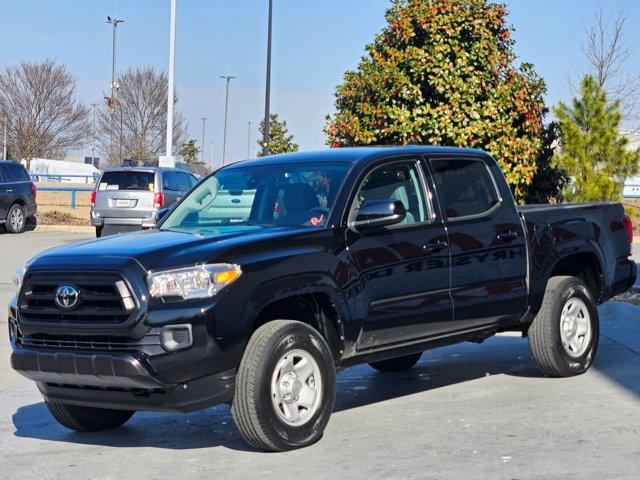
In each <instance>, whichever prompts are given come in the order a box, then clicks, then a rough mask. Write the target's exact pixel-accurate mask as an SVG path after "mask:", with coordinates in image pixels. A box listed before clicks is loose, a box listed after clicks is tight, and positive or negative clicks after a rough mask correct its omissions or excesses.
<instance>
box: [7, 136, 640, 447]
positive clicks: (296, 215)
mask: <svg viewBox="0 0 640 480" xmlns="http://www.w3.org/2000/svg"><path fill="white" fill-rule="evenodd" d="M161 213H163V214H164V215H163V216H162V220H161V221H160V223H159V224H158V226H157V227H156V228H155V229H153V230H149V231H145V232H141V233H135V234H127V235H117V236H113V237H108V238H102V239H98V240H93V241H89V242H86V243H80V244H78V245H72V246H64V247H59V248H54V249H52V250H49V251H47V252H44V253H42V254H41V255H39V256H37V257H35V258H34V259H32V260H31V261H30V262H29V263H28V264H27V265H26V269H25V270H24V271H21V272H18V273H17V276H16V283H18V284H19V291H18V293H17V296H16V297H15V298H14V300H13V301H12V303H11V305H10V307H9V328H10V338H11V343H12V347H13V352H12V355H11V362H12V365H13V368H15V369H16V370H17V371H18V372H20V373H22V374H23V375H24V376H26V377H27V378H30V379H32V380H34V381H35V382H36V383H37V386H38V388H39V390H40V392H41V393H42V395H43V396H44V398H45V400H46V404H47V406H48V408H49V410H50V411H51V413H52V414H53V416H54V417H55V418H56V420H58V421H59V422H60V423H61V424H62V425H64V426H66V427H68V428H71V429H74V430H100V429H105V428H112V427H116V426H119V425H121V424H123V423H124V422H126V421H127V420H128V419H129V418H130V417H131V416H132V415H133V413H134V412H135V411H138V410H163V411H179V412H188V411H193V410H197V409H202V408H206V407H209V406H211V405H214V404H219V403H230V404H231V411H232V414H233V417H234V419H235V421H236V424H237V426H238V429H239V430H240V432H241V434H242V435H243V437H244V438H245V439H246V440H247V441H248V442H249V443H250V444H251V445H253V446H254V447H256V448H259V449H264V450H276V451H282V450H289V449H293V448H297V447H302V446H306V445H309V444H311V443H313V442H315V441H317V440H318V439H319V438H320V437H321V436H322V432H323V430H324V428H325V426H326V425H327V422H328V420H329V416H330V415H331V412H332V408H333V404H334V397H335V392H336V370H337V369H341V368H345V367H348V366H351V365H355V364H361V363H369V364H370V365H371V366H372V367H373V368H375V369H377V370H380V371H383V372H395V371H399V370H405V369H409V368H411V367H412V366H413V365H414V364H415V363H416V362H417V361H418V359H419V358H420V355H421V353H422V352H423V351H425V350H427V349H430V348H434V347H438V346H441V345H448V344H453V343H457V342H462V341H474V342H480V341H482V340H484V339H485V338H487V337H489V336H491V335H494V334H495V333H497V332H502V331H519V332H522V334H523V335H526V336H528V338H529V344H530V346H531V350H532V352H533V357H534V358H535V360H536V362H537V363H538V365H539V366H540V368H541V369H542V371H543V372H545V373H546V374H547V375H550V376H555V377H566V376H570V375H577V374H581V373H584V372H585V371H586V370H587V369H588V368H589V367H590V365H591V364H592V362H593V360H594V357H595V354H596V349H597V346H598V333H599V331H598V310H597V305H598V304H599V303H601V302H604V301H606V300H607V299H609V298H611V297H612V296H613V295H615V294H618V293H620V292H624V291H625V290H627V289H628V288H629V287H630V286H631V285H633V283H634V280H635V277H636V265H635V263H634V262H633V261H632V260H630V258H629V256H630V250H631V248H630V245H631V241H632V228H631V227H632V226H631V221H630V219H629V218H628V217H627V216H625V214H624V211H623V208H622V206H621V205H620V204H588V205H562V206H560V205H558V206H556V205H553V206H528V207H517V206H516V204H515V202H514V200H513V197H512V195H511V192H510V190H509V188H508V186H507V183H506V181H505V179H504V177H503V175H502V173H501V171H500V169H499V167H498V165H497V163H496V161H495V160H494V159H493V158H492V157H491V156H489V155H488V154H487V153H485V152H483V151H480V150H467V149H456V148H436V147H421V146H408V147H388V148H383V147H380V148H378V147H375V148H374V147H372V148H353V149H336V150H330V151H325V152H317V153H295V154H287V155H277V156H272V157H267V158H263V159H260V160H257V161H245V162H240V163H236V164H234V165H230V166H227V167H225V168H223V169H221V170H218V171H217V172H215V173H214V174H212V175H210V176H208V177H207V178H205V179H203V180H202V181H201V182H200V183H199V184H197V185H196V186H195V187H193V189H192V190H191V191H190V192H189V193H188V194H187V195H186V196H185V197H184V198H183V199H182V200H181V201H180V202H179V203H178V204H176V205H175V206H174V207H172V209H171V210H170V211H168V212H161Z"/></svg>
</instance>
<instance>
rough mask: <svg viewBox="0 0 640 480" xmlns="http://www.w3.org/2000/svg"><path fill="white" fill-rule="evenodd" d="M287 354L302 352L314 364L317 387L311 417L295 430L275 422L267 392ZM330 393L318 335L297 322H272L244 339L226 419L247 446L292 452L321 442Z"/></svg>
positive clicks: (332, 382)
mask: <svg viewBox="0 0 640 480" xmlns="http://www.w3.org/2000/svg"><path fill="white" fill-rule="evenodd" d="M292 350H303V351H304V352H305V353H307V354H308V355H310V356H311V357H312V358H313V360H315V362H316V363H317V366H318V369H319V374H320V377H321V378H320V380H321V382H322V389H321V397H320V399H319V403H318V406H317V408H316V410H315V412H314V413H313V414H312V415H311V416H310V417H309V419H308V420H307V421H306V422H305V423H304V424H302V425H299V426H294V425H290V424H287V423H286V422H285V421H283V420H282V419H281V418H280V416H279V414H278V413H277V412H276V407H275V405H274V403H273V401H272V395H273V396H275V395H274V394H273V393H272V392H271V380H272V377H273V375H274V372H275V370H276V367H277V365H278V362H279V361H280V360H281V358H283V357H284V356H286V354H287V352H291V351H292ZM314 382H315V379H314ZM335 392H336V371H335V365H334V362H333V357H332V355H331V351H330V350H329V347H328V346H327V343H326V342H325V340H324V339H323V338H322V336H321V335H320V334H319V333H318V331H317V330H315V329H313V328H312V327H310V326H309V325H306V324H304V323H302V322H298V321H293V320H274V321H272V322H269V323H267V324H265V325H263V326H261V327H260V328H258V329H257V330H256V331H255V333H254V334H253V335H252V336H251V338H250V339H249V343H248V345H247V348H246V349H245V352H244V355H243V357H242V362H241V363H240V368H239V369H238V375H237V377H236V391H235V397H234V399H233V403H232V405H231V413H232V415H233V419H234V421H235V424H236V426H237V427H238V430H240V433H241V434H242V436H243V437H244V439H245V440H246V441H247V442H248V443H249V444H250V445H252V446H254V447H256V448H258V449H260V450H268V451H276V452H281V451H286V450H293V449H296V448H301V447H306V446H307V445H311V444H313V443H315V442H317V441H318V440H320V438H322V434H323V432H324V428H325V427H326V425H327V423H328V421H329V417H330V416H331V413H332V411H333V403H334V400H335Z"/></svg>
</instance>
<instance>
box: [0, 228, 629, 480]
mask: <svg viewBox="0 0 640 480" xmlns="http://www.w3.org/2000/svg"><path fill="white" fill-rule="evenodd" d="M81 239H83V236H82V235H73V234H59V233H39V232H29V233H26V234H23V235H20V236H12V235H0V252H2V256H3V260H4V261H3V262H2V264H1V265H0V305H6V303H7V300H8V298H9V296H10V295H11V294H12V291H13V286H12V285H11V284H10V278H11V274H12V272H13V270H14V269H15V267H17V266H19V265H21V264H23V263H24V261H25V260H27V259H28V258H29V257H31V256H32V255H34V254H36V253H37V252H39V251H41V250H43V249H45V248H47V247H50V246H53V245H57V244H62V243H69V242H73V241H79V240H81ZM635 253H636V254H640V251H639V250H638V249H637V250H636V252H635ZM636 258H638V257H636ZM600 313H601V325H602V327H601V330H602V331H601V341H600V348H599V352H598V356H597V359H596V362H595V364H594V367H593V368H592V369H591V370H590V371H589V372H588V373H587V374H585V375H582V376H580V377H574V378H570V379H550V378H545V377H543V376H542V375H541V374H540V372H539V371H538V370H537V368H536V366H535V364H534V362H533V360H532V358H531V355H530V353H529V348H528V345H527V342H526V340H523V339H521V338H517V337H512V336H500V337H495V338H492V339H490V340H488V341H486V342H485V343H484V344H482V345H475V344H469V343H466V344H460V345H455V346H452V347H446V348H440V349H436V350H432V351H429V352H426V353H425V354H424V355H423V356H422V359H421V361H420V363H419V364H418V366H417V367H416V368H414V369H412V370H411V371H410V372H407V373H401V374H381V373H378V372H376V371H374V370H373V369H371V368H369V367H368V366H360V367H354V368H351V369H347V370H345V371H343V372H341V373H340V374H339V375H338V392H337V401H336V408H335V411H334V414H333V416H332V418H331V421H330V423H329V426H328V428H327V430H326V432H325V435H324V438H323V439H322V440H321V441H320V442H319V443H318V444H316V445H314V446H312V447H309V448H306V449H303V450H298V451H295V452H288V453H279V454H267V453H261V452H256V451H253V450H251V449H249V448H247V447H246V446H245V445H244V444H243V442H242V441H241V439H240V437H239V435H238V433H237V432H236V430H235V427H234V425H233V422H232V419H231V415H230V413H229V408H228V407H227V406H219V407H215V408H211V409H208V410H205V411H203V412H198V413H194V414H188V415H181V414H162V413H139V414H136V415H135V416H134V417H133V419H132V420H131V421H130V422H129V423H128V424H127V425H126V426H124V427H122V428H120V429H118V430H113V431H110V432H102V433H91V434H86V433H74V432H70V431H68V430H65V429H64V428H63V427H61V426H59V425H58V424H56V423H55V422H54V421H53V420H52V418H51V417H50V416H49V414H48V412H47V410H46V407H45V406H44V404H43V403H42V398H41V397H40V395H39V393H38V392H37V389H36V388H35V387H34V385H33V384H32V383H31V382H29V381H27V380H26V379H23V378H22V377H19V376H18V375H15V374H13V373H12V372H11V370H10V369H9V367H8V347H7V338H6V330H7V328H6V317H5V315H2V318H0V478H7V479H9V478H10V479H12V480H13V479H22V478H38V479H49V478H62V477H64V478H78V479H87V478H107V479H122V478H139V479H142V478H144V479H146V478H163V479H164V478H167V476H168V475H170V476H171V477H173V478H223V479H231V478H244V479H254V478H258V477H260V478H278V479H288V478H296V479H300V478H305V479H315V478H322V479H325V478H326V479H329V478H331V479H333V478H340V479H343V478H344V479H351V478H354V479H355V478H358V479H361V478H366V479H378V478H398V479H413V478H421V479H422V478H428V479H446V478H451V479H467V478H469V479H471V478H472V479H556V478H557V479H563V480H564V479H587V478H588V479H600V478H602V479H638V478H640V473H639V472H640V308H638V307H634V306H632V305H629V304H623V303H614V302H609V303H607V304H605V305H603V306H602V307H601V308H600Z"/></svg>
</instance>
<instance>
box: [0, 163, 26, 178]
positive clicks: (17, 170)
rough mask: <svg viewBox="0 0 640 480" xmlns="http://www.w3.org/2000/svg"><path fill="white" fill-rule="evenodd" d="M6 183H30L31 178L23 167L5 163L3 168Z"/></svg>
mask: <svg viewBox="0 0 640 480" xmlns="http://www.w3.org/2000/svg"><path fill="white" fill-rule="evenodd" d="M2 171H3V173H4V175H3V177H4V181H5V182H30V181H31V177H30V176H29V174H28V173H27V171H26V170H25V169H24V167H23V166H22V165H19V164H17V163H5V164H4V165H3V167H2Z"/></svg>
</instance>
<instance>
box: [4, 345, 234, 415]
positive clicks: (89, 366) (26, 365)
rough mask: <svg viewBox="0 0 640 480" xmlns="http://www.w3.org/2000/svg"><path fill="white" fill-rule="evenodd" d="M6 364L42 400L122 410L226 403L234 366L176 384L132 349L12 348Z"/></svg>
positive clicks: (186, 409)
mask: <svg viewBox="0 0 640 480" xmlns="http://www.w3.org/2000/svg"><path fill="white" fill-rule="evenodd" d="M11 366H12V367H13V368H14V369H15V370H16V371H17V372H19V373H20V374H22V375H24V376H25V377H27V378H29V379H31V380H34V381H35V382H36V384H37V386H38V389H39V390H40V392H41V393H42V395H43V396H44V397H45V399H47V400H49V401H53V402H60V403H66V404H72V405H84V406H90V407H97V408H116V409H126V410H161V411H177V412H191V411H195V410H200V409H202V408H206V407H209V406H211V405H216V404H219V403H227V402H230V401H231V399H232V398H233V393H234V388H235V370H227V371H224V372H220V373H216V374H213V375H208V376H205V377H202V378H197V379H194V380H190V381H188V382H182V383H177V384H167V383H164V382H162V381H161V380H160V379H159V378H157V377H156V376H154V375H153V374H152V373H151V372H149V370H147V368H146V367H145V366H144V365H143V362H141V361H140V359H139V358H137V357H136V356H135V355H134V354H126V353H121V354H116V353H79V352H59V351H40V350H30V349H22V348H16V347H15V346H14V350H13V352H12V354H11Z"/></svg>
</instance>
